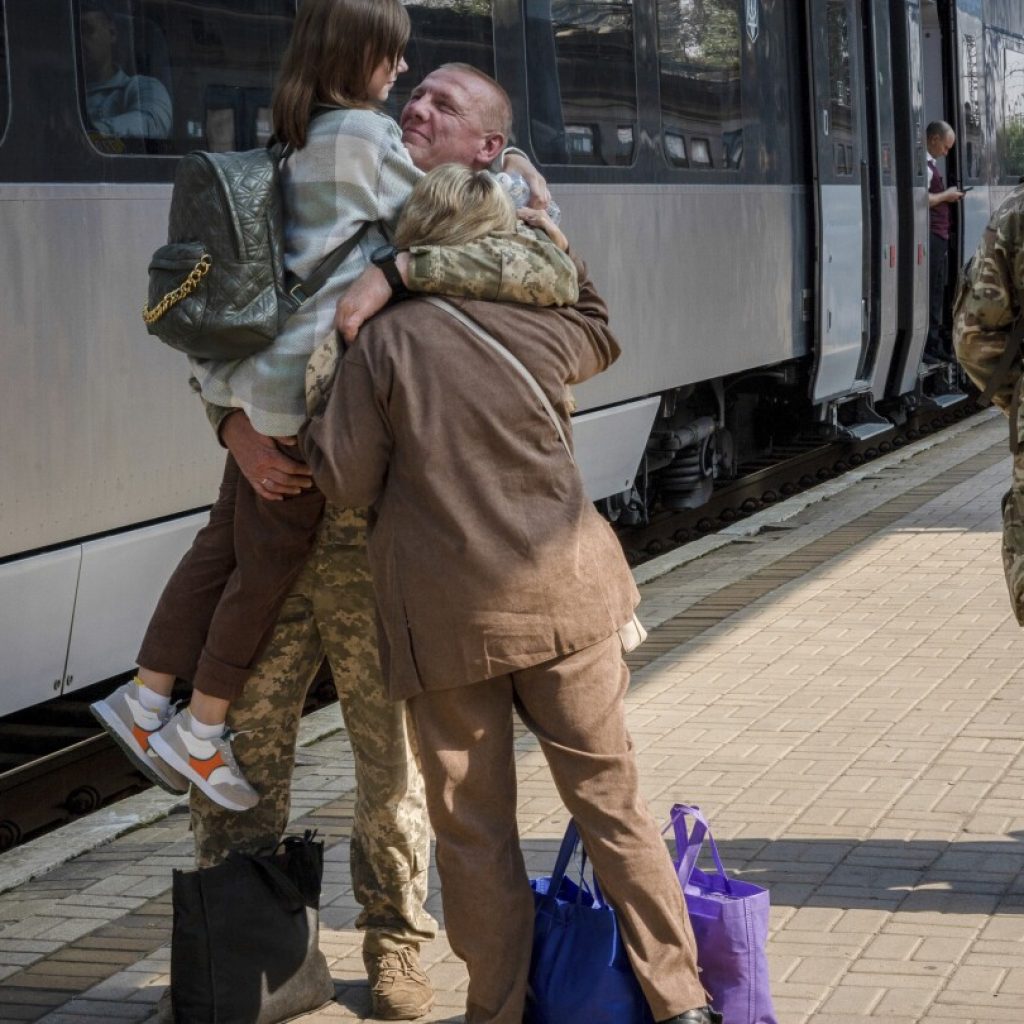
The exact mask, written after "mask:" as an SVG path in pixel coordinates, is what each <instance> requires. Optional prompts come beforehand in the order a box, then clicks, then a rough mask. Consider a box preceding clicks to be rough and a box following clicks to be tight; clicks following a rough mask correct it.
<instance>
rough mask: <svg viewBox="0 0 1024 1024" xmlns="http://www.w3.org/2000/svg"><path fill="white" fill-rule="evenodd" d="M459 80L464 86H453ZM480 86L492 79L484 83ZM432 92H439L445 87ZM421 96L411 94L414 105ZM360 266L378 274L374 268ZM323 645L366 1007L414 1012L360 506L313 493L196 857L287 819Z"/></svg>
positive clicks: (447, 153)
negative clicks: (241, 798) (304, 538)
mask: <svg viewBox="0 0 1024 1024" xmlns="http://www.w3.org/2000/svg"><path fill="white" fill-rule="evenodd" d="M460 67H461V66H459V65H455V66H450V69H449V70H448V71H447V73H446V74H443V75H442V76H441V79H442V82H443V83H445V84H447V85H449V86H452V87H454V88H455V93H456V95H455V97H454V99H455V100H456V101H459V100H462V101H465V102H466V103H467V104H468V103H469V102H470V101H473V100H475V99H477V98H478V97H479V96H480V94H481V92H482V91H483V92H487V91H488V87H487V85H486V83H487V82H489V81H490V80H489V79H487V78H486V76H483V75H481V74H480V73H479V72H477V71H476V70H475V69H472V68H470V69H468V70H467V71H465V72H460V71H459V70H458V68H460ZM434 74H435V75H437V74H438V72H435V73H434ZM460 75H461V76H462V78H461V79H460ZM430 77H433V76H428V80H429V78H430ZM460 81H461V82H462V84H463V85H464V86H465V88H463V89H462V90H461V91H459V89H458V86H459V83H460ZM481 83H483V85H481ZM494 86H495V88H497V89H499V90H500V87H498V86H497V84H496V83H494ZM422 88H423V87H422V86H421V89H422ZM502 94H503V91H502ZM445 99H446V101H448V102H450V101H451V100H452V99H453V97H452V96H451V95H448V96H446V97H445ZM423 105H424V102H423V100H422V99H421V100H420V107H423ZM466 109H467V110H468V109H470V108H469V107H467V108H466ZM433 113H434V112H433V111H431V112H430V117H433ZM463 113H465V110H464V111H463ZM428 119H429V118H428V117H427V116H426V115H424V116H423V117H422V120H428ZM449 122H450V123H448V125H447V130H446V131H440V130H439V128H438V122H437V121H436V120H433V121H432V125H433V127H432V129H431V130H430V132H429V135H430V138H429V139H428V138H427V134H428V133H426V132H420V133H419V134H418V135H417V145H416V146H410V147H409V148H410V150H411V152H412V153H413V157H414V160H415V161H416V163H417V165H418V166H419V165H420V157H421V156H422V155H423V154H424V153H426V154H427V155H428V157H429V154H430V153H431V152H433V154H434V156H435V157H436V158H437V159H436V160H435V163H436V162H447V161H452V160H458V159H459V158H460V154H459V151H458V150H459V145H460V134H459V133H461V135H462V139H461V145H462V148H463V150H465V149H466V148H467V147H468V149H469V150H470V151H471V150H472V148H473V146H474V145H476V144H477V143H475V142H474V132H475V131H477V130H478V126H475V125H474V123H473V119H471V118H469V119H467V118H462V119H461V120H460V119H459V118H454V119H452V118H449ZM404 123H405V118H404V117H403V125H404ZM424 147H426V149H424ZM418 150H419V151H418ZM429 162H430V160H429V159H427V160H425V161H424V163H429ZM466 162H467V163H470V162H471V161H470V160H467V161H466ZM477 169H479V166H478V168H477ZM367 273H369V274H373V273H376V274H378V275H379V271H372V270H371V271H368V272H367ZM364 276H365V275H364ZM407 278H408V283H409V284H410V286H411V287H414V288H415V290H417V291H420V292H435V293H441V294H460V295H461V294H471V295H480V296H486V297H488V298H495V299H499V300H504V301H511V302H523V303H529V304H539V305H548V304H564V303H567V302H573V301H575V299H576V296H577V294H578V292H577V282H576V270H575V266H573V265H572V264H571V261H569V260H568V258H567V257H565V254H564V253H562V252H561V251H560V250H559V249H558V248H557V247H556V246H554V245H551V244H549V243H548V242H546V241H544V240H543V239H540V238H538V237H536V236H534V235H533V234H532V233H531V232H529V231H526V232H525V234H524V233H523V232H520V233H519V234H518V236H517V237H516V238H514V239H513V238H508V237H501V236H494V237H491V238H488V239H482V240H478V241H477V242H475V243H473V244H472V245H471V246H469V247H467V249H466V250H465V251H464V252H463V253H462V255H461V256H455V257H453V255H452V254H451V253H447V254H446V253H445V252H443V251H441V250H437V249H433V248H431V247H423V248H421V249H415V250H413V251H412V253H411V257H410V261H409V265H408V270H407ZM358 284H359V282H358V281H357V282H356V284H355V285H353V286H352V287H353V288H355V287H357V286H358ZM350 290H351V289H350ZM335 355H336V350H334V349H333V348H332V346H330V345H328V346H326V347H324V349H323V352H322V353H321V355H320V356H319V357H318V359H317V360H314V361H313V369H312V370H311V371H310V374H309V375H308V376H307V383H308V384H309V385H310V388H308V389H307V400H309V399H312V400H313V401H314V402H315V401H317V400H319V398H320V397H321V396H322V392H323V388H324V387H325V386H327V385H329V379H330V378H329V372H330V370H331V369H333V361H334V356H335ZM207 413H208V415H209V418H210V421H211V424H212V425H213V427H214V429H215V430H217V431H218V434H219V435H220V436H221V437H222V438H223V440H224V442H225V443H226V444H227V446H228V447H229V448H230V449H231V451H232V454H233V455H234V456H235V458H236V460H237V461H238V463H239V466H240V468H241V470H242V472H243V473H245V475H246V476H247V477H249V478H250V480H252V478H253V477H255V478H256V479H257V480H258V479H259V478H260V477H261V476H263V475H265V473H266V472H267V469H266V468H265V467H267V466H269V465H272V464H273V465H274V468H275V469H277V464H274V463H272V462H270V461H267V460H272V459H273V453H272V452H271V454H270V455H267V454H266V453H267V451H268V449H267V448H263V449H260V451H261V452H262V453H263V454H262V455H257V454H256V452H257V449H255V448H253V447H251V445H252V444H255V443H257V442H255V441H244V443H246V444H249V445H250V447H249V450H248V455H247V454H246V451H245V449H244V448H241V447H239V443H241V442H239V441H238V433H239V431H237V430H236V431H235V432H234V433H231V432H229V431H227V430H224V432H223V433H221V431H222V429H223V428H224V427H225V426H226V425H227V424H230V423H232V421H234V424H233V425H234V426H236V427H237V426H238V424H239V423H241V424H242V425H243V430H242V434H243V439H244V434H245V430H248V431H250V432H251V431H252V427H251V425H248V421H247V419H246V417H245V415H244V414H243V413H239V412H238V411H237V410H228V409H223V408H220V407H217V406H208V407H207ZM229 417H230V418H229ZM260 458H263V459H264V461H263V463H262V464H261V463H260V461H259V459H260ZM261 465H262V467H263V468H261ZM325 655H326V657H327V660H328V663H329V664H330V666H331V668H332V671H333V673H334V678H335V682H336V684H337V687H338V692H339V696H340V701H341V706H342V712H343V714H344V718H345V725H346V728H347V732H348V736H349V740H350V742H351V746H352V750H353V755H354V762H355V773H356V807H355V815H354V821H353V827H352V835H351V839H350V868H351V873H352V886H353V892H354V895H355V897H356V899H357V901H358V902H359V903H360V905H361V907H362V911H361V913H360V915H359V917H358V919H357V921H356V927H357V928H360V929H362V930H363V932H364V938H363V960H364V963H365V964H366V968H367V973H368V975H369V978H370V984H371V992H372V998H373V1015H374V1016H375V1017H378V1018H385V1019H410V1018H414V1017H417V1016H420V1015H422V1014H423V1013H426V1012H427V1010H428V1009H429V1008H430V1006H431V1004H432V998H433V997H432V992H431V989H430V985H429V982H428V980H427V978H426V976H425V975H424V974H423V972H422V971H421V970H420V967H419V963H418V959H417V950H418V947H419V945H420V943H421V942H423V941H425V940H427V939H430V938H431V937H432V936H433V935H434V934H435V932H436V928H437V925H436V922H435V921H434V920H433V918H432V917H431V916H430V915H429V914H428V913H427V912H426V910H425V909H424V906H423V904H424V901H425V899H426V895H427V870H428V862H429V850H430V846H429V832H428V826H427V818H426V805H425V800H424V794H423V782H422V778H421V776H420V773H419V768H418V766H417V763H416V758H415V754H414V752H413V750H412V748H411V745H410V733H409V731H408V729H407V725H406V712H405V705H404V704H395V703H392V702H391V701H390V700H388V699H387V697H386V694H385V690H384V685H383V681H382V679H381V677H380V671H379V668H378V664H377V643H376V627H375V604H374V596H373V589H372V583H371V580H370V574H369V567H368V563H367V557H366V537H365V517H364V514H363V513H361V512H356V511H352V510H345V509H340V508H336V507H332V506H331V505H330V504H328V505H327V508H326V511H325V514H324V519H323V521H322V523H321V525H320V527H319V529H318V532H317V536H316V539H315V542H314V546H313V550H312V552H311V554H310V556H309V559H308V561H307V563H306V565H305V566H304V568H303V569H302V572H301V574H300V575H299V577H298V579H297V581H296V583H295V584H294V586H293V588H292V590H291V592H290V594H289V596H288V597H287V599H286V600H285V603H284V606H283V608H282V610H281V614H280V615H279V617H278V621H277V624H276V626H275V628H274V631H273V633H272V634H271V636H270V639H269V641H268V643H267V645H266V647H265V648H264V650H263V653H262V654H261V656H260V659H259V661H258V662H257V664H256V666H255V668H254V670H253V673H252V675H251V676H250V677H249V680H248V681H247V682H246V685H245V689H244V692H243V694H242V696H241V697H240V698H238V699H236V700H235V701H234V702H233V703H232V705H231V708H230V710H229V712H228V725H229V726H230V727H231V729H232V730H234V731H235V732H236V733H237V735H236V737H235V739H234V740H233V750H234V753H235V756H236V758H237V760H238V764H239V767H240V768H241V770H242V772H243V774H244V775H245V777H246V778H247V779H248V780H249V781H250V782H251V783H252V784H253V786H254V787H255V788H256V789H257V791H258V792H259V794H260V800H259V803H258V804H257V805H256V806H255V807H254V808H252V809H251V810H247V811H242V812H238V811H227V810H225V809H223V808H221V807H219V806H218V805H216V804H215V803H213V802H212V801H210V800H209V799H207V798H206V797H205V796H204V795H203V794H202V793H200V792H197V790H196V789H195V788H193V791H192V798H191V808H192V827H193V831H194V834H195V841H196V856H197V862H198V863H199V865H200V866H209V865H212V864H216V863H218V862H219V861H221V860H222V859H224V858H225V857H226V856H227V854H228V853H229V852H230V851H231V850H243V851H256V850H265V849H267V848H268V847H272V846H274V845H275V844H276V843H277V841H278V839H279V837H280V836H281V834H282V833H283V831H284V829H285V827H286V825H287V821H288V813H289V805H290V781H291V773H292V766H293V761H294V752H295V744H296V739H297V735H298V726H299V716H300V712H301V709H302V705H303V703H304V698H305V693H306V690H307V688H308V686H309V683H310V681H311V680H312V678H313V676H314V674H315V672H316V670H317V668H318V667H319V665H320V662H321V660H322V658H323V657H324V656H325Z"/></svg>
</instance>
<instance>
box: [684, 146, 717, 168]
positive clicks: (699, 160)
mask: <svg viewBox="0 0 1024 1024" xmlns="http://www.w3.org/2000/svg"><path fill="white" fill-rule="evenodd" d="M690 158H691V159H692V161H693V166H694V167H713V166H714V162H713V161H712V159H711V140H710V139H691V140H690Z"/></svg>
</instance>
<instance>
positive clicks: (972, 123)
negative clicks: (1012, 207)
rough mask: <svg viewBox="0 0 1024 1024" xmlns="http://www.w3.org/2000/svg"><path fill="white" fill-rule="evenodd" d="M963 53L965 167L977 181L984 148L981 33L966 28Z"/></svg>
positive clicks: (961, 91) (961, 83) (962, 83)
mask: <svg viewBox="0 0 1024 1024" xmlns="http://www.w3.org/2000/svg"><path fill="white" fill-rule="evenodd" d="M962 43H963V55H962V59H961V69H962V75H961V80H960V95H961V96H962V97H963V104H964V118H963V124H964V134H963V139H962V142H963V151H964V170H965V172H966V175H967V178H968V180H969V181H977V180H978V179H979V177H980V175H981V151H982V145H983V142H982V129H983V118H982V107H981V69H980V67H979V60H980V58H979V54H978V49H979V47H978V37H977V36H976V35H974V34H972V33H970V32H965V33H964V35H963V39H962Z"/></svg>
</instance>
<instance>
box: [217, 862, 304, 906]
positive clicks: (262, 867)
mask: <svg viewBox="0 0 1024 1024" xmlns="http://www.w3.org/2000/svg"><path fill="white" fill-rule="evenodd" d="M227 859H228V862H231V861H235V862H238V861H244V862H246V863H248V864H249V865H250V866H251V867H253V868H255V869H256V871H257V872H258V873H259V874H261V875H262V876H263V880H264V881H265V882H266V883H267V885H268V886H269V887H270V888H271V889H272V890H273V891H274V892H276V893H277V894H278V896H280V897H281V899H282V901H283V904H284V909H285V910H287V911H288V912H289V913H292V914H298V913H299V912H300V911H302V910H305V908H306V901H305V900H304V899H303V898H302V894H301V893H300V892H299V890H298V889H296V888H295V886H294V885H293V884H292V882H291V879H289V878H288V876H287V875H286V874H284V872H282V871H280V870H279V869H278V868H276V867H274V865H273V864H270V863H269V862H268V861H267V860H266V859H265V858H263V857H254V856H252V855H251V854H248V853H239V852H238V851H237V850H232V852H231V853H229V854H228V858H227Z"/></svg>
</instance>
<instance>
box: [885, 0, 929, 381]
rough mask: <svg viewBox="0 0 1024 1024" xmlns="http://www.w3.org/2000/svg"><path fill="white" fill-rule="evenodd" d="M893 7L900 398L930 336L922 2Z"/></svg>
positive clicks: (909, 0)
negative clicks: (898, 212)
mask: <svg viewBox="0 0 1024 1024" xmlns="http://www.w3.org/2000/svg"><path fill="white" fill-rule="evenodd" d="M891 10H892V52H893V99H894V101H895V108H896V187H897V193H898V196H899V211H900V235H899V252H898V255H897V265H898V267H899V274H898V289H899V297H898V300H897V322H898V325H899V340H898V343H897V344H898V350H897V353H896V357H895V359H894V360H893V368H892V374H891V377H890V380H889V393H890V395H892V396H893V397H898V396H900V395H906V394H908V393H909V392H912V391H914V390H915V389H916V387H917V382H918V371H919V368H920V366H921V356H922V354H923V353H924V343H925V338H926V337H927V334H928V177H927V164H926V162H925V139H924V134H925V124H926V122H925V109H924V67H923V61H922V52H921V42H922V38H921V4H920V3H919V2H918V0H905V2H896V0H893V3H892V8H891Z"/></svg>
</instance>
